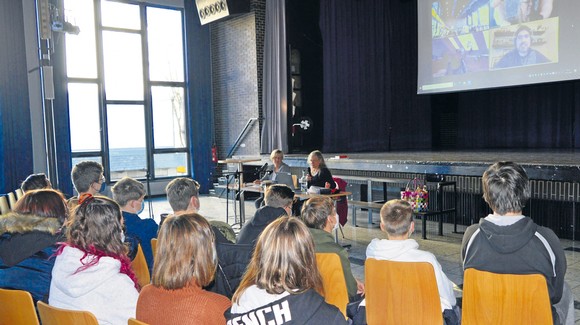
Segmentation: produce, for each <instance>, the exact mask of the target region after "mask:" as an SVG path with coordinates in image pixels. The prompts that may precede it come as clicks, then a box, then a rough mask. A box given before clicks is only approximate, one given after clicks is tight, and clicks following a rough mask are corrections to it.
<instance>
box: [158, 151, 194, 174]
mask: <svg viewBox="0 0 580 325" xmlns="http://www.w3.org/2000/svg"><path fill="white" fill-rule="evenodd" d="M153 159H154V162H155V175H154V176H155V177H174V176H183V175H187V170H188V168H187V154H186V153H185V152H176V153H164V154H156V155H154V158H153Z"/></svg>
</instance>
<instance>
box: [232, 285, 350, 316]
mask: <svg viewBox="0 0 580 325" xmlns="http://www.w3.org/2000/svg"><path fill="white" fill-rule="evenodd" d="M225 316H226V319H227V320H228V322H227V324H228V325H250V324H252V325H267V324H270V323H269V322H272V324H296V325H320V324H324V325H334V324H348V323H347V321H346V320H345V318H344V315H343V314H342V313H341V312H340V310H338V308H336V307H335V306H333V305H329V304H327V303H326V302H325V301H324V298H322V296H320V295H319V294H318V293H316V292H315V291H314V290H307V291H306V292H304V293H301V294H297V295H288V296H286V297H284V298H282V299H280V300H277V301H274V302H273V303H271V304H268V305H265V306H263V307H261V308H257V309H254V310H251V311H249V312H247V313H244V314H232V313H231V312H230V310H227V311H226V312H225Z"/></svg>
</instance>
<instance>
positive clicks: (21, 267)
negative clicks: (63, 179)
mask: <svg viewBox="0 0 580 325" xmlns="http://www.w3.org/2000/svg"><path fill="white" fill-rule="evenodd" d="M67 218H68V207H67V205H66V201H65V199H64V196H63V195H62V194H61V193H60V192H58V191H55V190H51V189H43V190H36V191H28V192H26V193H25V194H24V196H23V197H22V198H20V200H18V202H17V203H16V207H14V210H13V211H12V212H11V213H9V214H7V215H4V216H1V217H0V234H2V235H1V236H0V288H4V289H16V290H25V291H28V292H30V293H31V294H32V298H33V299H34V301H37V300H42V301H44V302H48V289H49V288H50V279H51V277H52V267H53V265H54V258H51V256H52V255H53V254H54V252H55V251H56V247H57V246H56V243H58V242H61V241H63V240H64V239H65V236H64V233H63V224H64V222H65V220H66V219H67Z"/></svg>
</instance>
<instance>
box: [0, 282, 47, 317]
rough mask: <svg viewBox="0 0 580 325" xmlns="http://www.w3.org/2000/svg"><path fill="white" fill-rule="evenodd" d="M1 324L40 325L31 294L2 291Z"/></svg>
mask: <svg viewBox="0 0 580 325" xmlns="http://www.w3.org/2000/svg"><path fill="white" fill-rule="evenodd" d="M0 324H30V325H38V317H37V316H36V310H35V309H34V302H33V301H32V295H30V292H28V291H23V290H7V289H0Z"/></svg>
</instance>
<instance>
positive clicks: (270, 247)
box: [226, 216, 347, 325]
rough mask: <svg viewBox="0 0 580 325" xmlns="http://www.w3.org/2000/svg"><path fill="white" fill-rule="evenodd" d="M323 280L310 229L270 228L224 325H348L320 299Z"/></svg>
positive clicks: (295, 222) (285, 220)
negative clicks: (272, 323)
mask: <svg viewBox="0 0 580 325" xmlns="http://www.w3.org/2000/svg"><path fill="white" fill-rule="evenodd" d="M323 290H324V289H323V287H322V279H321V277H320V273H319V272H318V267H317V265H316V257H315V254H314V242H313V241H312V237H311V236H310V233H309V232H308V228H307V227H306V226H305V225H304V223H303V222H302V221H300V220H299V219H297V218H294V217H287V216H286V217H280V218H278V219H276V220H275V221H273V222H272V223H270V224H269V225H268V226H267V227H266V229H264V231H263V232H262V234H261V235H260V237H259V238H258V242H257V243H256V249H255V251H254V254H253V256H252V260H251V261H250V264H249V265H248V269H247V270H246V274H245V275H244V278H243V279H242V282H241V283H240V286H239V287H238V290H237V291H236V293H235V294H234V296H233V300H232V301H233V304H232V308H231V310H230V311H229V312H226V318H227V319H228V324H232V325H233V324H249V322H251V324H264V325H266V324H270V322H276V323H277V324H285V323H292V324H325V323H326V324H347V322H346V320H345V319H344V316H343V315H342V313H341V312H340V311H339V310H338V308H336V307H335V306H332V305H329V304H327V303H326V302H325V301H324V298H323V297H322V296H321V295H320V293H322V292H323Z"/></svg>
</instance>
